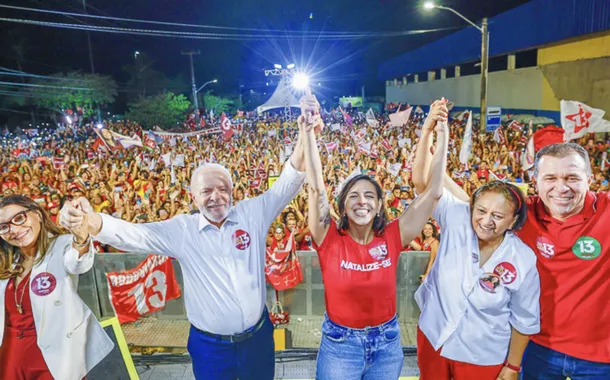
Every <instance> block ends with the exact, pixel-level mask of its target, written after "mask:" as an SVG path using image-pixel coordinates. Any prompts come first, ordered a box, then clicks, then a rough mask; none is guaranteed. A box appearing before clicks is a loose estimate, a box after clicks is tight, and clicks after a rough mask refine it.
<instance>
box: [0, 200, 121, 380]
mask: <svg viewBox="0 0 610 380" xmlns="http://www.w3.org/2000/svg"><path fill="white" fill-rule="evenodd" d="M88 227H89V226H88V225H87V223H86V219H84V220H83V223H81V224H80V225H79V226H75V228H74V229H73V230H72V234H70V235H68V234H63V235H62V230H60V229H59V228H58V227H57V225H55V223H53V222H52V221H51V219H50V218H49V215H48V214H47V212H46V210H43V209H42V208H41V207H40V206H39V205H38V203H36V202H34V201H33V200H31V199H29V198H27V197H24V196H21V195H12V196H8V197H6V198H4V199H2V200H1V201H0V327H1V330H0V342H1V343H0V379H7V380H8V379H11V380H30V379H37V380H52V379H61V380H81V379H82V378H83V377H85V375H86V374H87V373H88V372H89V371H90V370H91V369H92V368H93V367H94V366H95V365H96V364H98V363H99V362H100V361H102V359H103V358H104V357H106V355H108V353H110V351H111V350H112V348H113V347H114V345H113V343H112V341H111V340H110V338H109V337H108V335H107V334H106V332H105V331H104V330H103V329H102V327H101V326H100V324H99V323H98V321H97V320H96V319H95V317H94V316H93V315H92V313H91V310H89V308H88V307H87V306H86V305H85V303H84V302H83V301H82V300H81V298H80V297H79V296H78V294H77V292H76V289H77V284H78V275H80V274H83V273H85V272H87V271H89V270H90V269H91V268H92V267H93V259H94V253H95V250H94V248H93V245H92V244H91V238H90V237H89V236H88Z"/></svg>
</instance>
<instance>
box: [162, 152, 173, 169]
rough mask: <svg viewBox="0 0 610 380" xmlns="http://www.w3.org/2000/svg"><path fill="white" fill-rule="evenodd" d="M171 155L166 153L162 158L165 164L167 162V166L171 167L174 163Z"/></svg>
mask: <svg viewBox="0 0 610 380" xmlns="http://www.w3.org/2000/svg"><path fill="white" fill-rule="evenodd" d="M171 155H172V154H171V153H165V154H164V155H163V156H161V158H163V162H165V166H170V165H171V163H172V159H171Z"/></svg>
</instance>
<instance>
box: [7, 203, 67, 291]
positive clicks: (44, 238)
mask: <svg viewBox="0 0 610 380" xmlns="http://www.w3.org/2000/svg"><path fill="white" fill-rule="evenodd" d="M10 205H18V206H21V207H23V208H25V209H26V210H28V211H33V212H35V213H37V214H38V215H39V216H40V234H39V235H38V238H37V240H36V245H37V247H38V253H39V256H38V258H37V259H36V261H35V264H34V265H36V264H39V263H40V262H42V260H44V258H45V256H46V254H47V251H48V250H49V248H50V247H51V246H52V245H53V243H54V242H55V239H57V237H58V236H59V235H61V234H62V233H64V231H63V230H62V229H61V228H59V227H58V226H57V225H56V224H55V223H53V221H52V220H51V218H50V217H49V214H48V213H47V211H46V210H45V209H43V208H42V207H40V205H38V203H36V202H34V201H33V200H32V199H30V198H27V197H24V196H23V195H9V196H8V197H5V198H4V199H2V200H1V201H0V209H1V208H4V207H6V206H10ZM24 259H25V256H24V254H23V252H21V250H20V249H19V248H18V247H15V246H13V245H10V244H9V243H8V242H7V241H6V240H4V239H0V280H6V279H9V278H11V277H16V276H19V275H20V274H22V273H23V270H24V268H23V266H22V265H21V263H23V260H24ZM13 265H15V267H14V268H13Z"/></svg>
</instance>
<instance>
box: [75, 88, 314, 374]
mask: <svg viewBox="0 0 610 380" xmlns="http://www.w3.org/2000/svg"><path fill="white" fill-rule="evenodd" d="M305 98H306V99H305V101H303V100H302V103H301V104H302V110H303V112H310V118H308V119H307V121H308V122H309V123H314V122H315V123H321V119H319V117H314V116H312V114H313V113H314V112H313V111H307V110H308V109H309V110H311V109H314V108H315V107H319V105H317V100H315V97H313V96H311V95H310V96H309V98H307V97H305ZM304 122H306V119H305V118H304V117H303V116H301V117H300V118H299V125H302V123H304ZM304 171H305V163H304V156H303V146H302V142H301V134H300V133H299V137H298V141H297V143H296V147H295V150H294V153H293V155H292V156H291V158H290V160H288V161H287V162H286V164H285V166H284V169H283V171H282V174H281V175H280V177H279V179H278V180H277V181H276V182H275V183H274V184H273V186H272V187H271V188H270V189H269V190H267V191H266V192H265V193H264V194H262V195H260V196H258V197H256V198H252V199H248V200H245V201H242V202H239V203H238V204H237V205H236V206H233V202H232V197H231V194H233V182H232V180H231V174H230V173H229V171H228V170H227V169H226V168H224V167H223V166H221V165H218V164H205V165H203V166H201V167H199V168H197V169H196V170H195V172H194V173H193V175H192V178H191V197H192V199H193V203H194V204H195V205H196V206H197V208H198V209H199V211H200V214H195V215H178V216H176V217H174V218H172V219H169V220H164V221H161V222H155V223H145V224H133V223H128V222H125V221H123V220H120V219H117V218H113V217H111V216H108V215H104V214H97V213H93V212H91V211H89V210H90V205H89V204H88V202H87V200H86V199H84V198H81V199H79V202H80V207H79V208H78V209H75V210H72V215H73V217H74V218H75V222H76V219H78V214H79V212H80V211H79V210H85V211H86V212H87V217H88V220H89V231H90V233H91V234H92V235H94V237H95V239H96V240H98V241H100V242H101V243H102V244H108V245H111V246H113V247H115V248H118V249H120V250H123V251H127V252H138V253H156V254H162V255H167V256H170V257H172V258H175V259H176V260H178V262H179V263H180V267H181V268H182V273H183V277H184V290H183V291H184V304H185V307H186V313H187V318H188V320H189V322H190V323H191V330H190V334H189V340H188V351H189V353H190V355H191V358H192V361H193V372H194V374H195V378H197V379H237V378H239V379H256V380H265V379H273V377H274V372H275V354H274V343H273V326H272V324H271V320H270V319H269V314H268V312H267V309H266V306H265V301H266V284H265V272H264V266H265V238H266V236H267V231H268V230H269V226H270V225H271V223H272V222H273V220H274V219H275V218H276V217H277V216H278V215H279V214H280V212H281V211H282V210H283V209H284V208H285V207H286V205H287V204H288V203H289V202H290V201H291V200H292V199H293V198H294V197H295V196H296V195H297V193H298V192H299V190H300V189H301V186H302V184H303V182H304V178H305V173H304Z"/></svg>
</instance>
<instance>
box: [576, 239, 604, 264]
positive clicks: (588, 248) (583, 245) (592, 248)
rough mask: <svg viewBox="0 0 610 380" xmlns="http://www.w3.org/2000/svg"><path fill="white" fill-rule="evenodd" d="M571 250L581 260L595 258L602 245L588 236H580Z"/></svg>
mask: <svg viewBox="0 0 610 380" xmlns="http://www.w3.org/2000/svg"><path fill="white" fill-rule="evenodd" d="M572 252H573V253H574V254H575V255H576V257H578V258H579V259H582V260H595V259H597V257H598V256H599V255H600V254H601V252H602V245H601V244H600V243H599V241H597V239H595V238H592V237H590V236H581V237H579V238H578V240H576V243H574V245H573V246H572Z"/></svg>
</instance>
